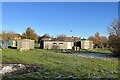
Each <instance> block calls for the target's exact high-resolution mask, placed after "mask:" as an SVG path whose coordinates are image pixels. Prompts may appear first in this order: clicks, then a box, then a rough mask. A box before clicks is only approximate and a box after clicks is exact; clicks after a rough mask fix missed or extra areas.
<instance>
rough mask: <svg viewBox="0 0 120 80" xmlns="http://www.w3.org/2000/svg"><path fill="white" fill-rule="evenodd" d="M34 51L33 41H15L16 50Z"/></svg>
mask: <svg viewBox="0 0 120 80" xmlns="http://www.w3.org/2000/svg"><path fill="white" fill-rule="evenodd" d="M21 48H24V49H34V40H30V39H21V40H18V41H17V49H21Z"/></svg>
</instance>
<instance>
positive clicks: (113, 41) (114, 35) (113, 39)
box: [109, 19, 120, 56]
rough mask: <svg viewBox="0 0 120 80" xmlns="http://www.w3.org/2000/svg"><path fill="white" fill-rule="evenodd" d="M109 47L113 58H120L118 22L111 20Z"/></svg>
mask: <svg viewBox="0 0 120 80" xmlns="http://www.w3.org/2000/svg"><path fill="white" fill-rule="evenodd" d="M109 34H110V35H109V45H110V46H111V47H112V52H113V53H114V54H115V56H120V21H118V20H117V19H115V20H113V22H112V23H111V25H110V27H109Z"/></svg>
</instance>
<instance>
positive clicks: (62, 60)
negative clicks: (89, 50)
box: [2, 49, 118, 80]
mask: <svg viewBox="0 0 120 80" xmlns="http://www.w3.org/2000/svg"><path fill="white" fill-rule="evenodd" d="M2 56H3V57H2V61H3V63H23V64H40V65H42V67H43V69H42V70H39V71H37V72H33V73H32V74H29V75H27V74H22V75H16V76H12V77H13V78H26V79H28V78H41V79H45V80H46V79H54V78H55V77H57V76H63V77H67V76H69V75H75V76H76V77H78V78H94V77H99V78H108V76H110V77H111V78H117V74H118V71H117V68H118V61H117V60H107V59H98V58H84V57H80V56H77V55H72V54H63V53H55V52H54V51H52V50H41V49H34V50H29V51H25V52H20V51H19V50H14V49H3V50H2Z"/></svg>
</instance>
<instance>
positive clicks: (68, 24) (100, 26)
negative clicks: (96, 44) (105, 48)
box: [2, 2, 118, 38]
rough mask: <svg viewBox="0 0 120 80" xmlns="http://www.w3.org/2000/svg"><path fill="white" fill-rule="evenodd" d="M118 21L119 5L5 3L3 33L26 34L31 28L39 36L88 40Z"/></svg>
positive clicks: (106, 33)
mask: <svg viewBox="0 0 120 80" xmlns="http://www.w3.org/2000/svg"><path fill="white" fill-rule="evenodd" d="M115 18H118V3H117V2H3V3H2V30H4V31H13V32H16V33H20V34H22V33H23V32H25V30H26V28H27V27H31V28H32V29H34V30H35V32H36V33H37V34H38V35H40V36H41V35H43V34H49V35H51V36H53V37H56V36H58V35H60V34H65V35H67V36H77V37H81V38H88V37H89V36H91V35H94V34H95V33H96V32H99V33H100V34H101V35H102V36H107V35H108V31H107V28H108V26H109V25H110V24H111V22H112V21H113V19H115Z"/></svg>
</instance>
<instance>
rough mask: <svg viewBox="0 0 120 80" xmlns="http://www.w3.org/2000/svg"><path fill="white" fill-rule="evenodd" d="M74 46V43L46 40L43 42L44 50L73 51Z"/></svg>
mask: <svg viewBox="0 0 120 80" xmlns="http://www.w3.org/2000/svg"><path fill="white" fill-rule="evenodd" d="M73 46H74V42H73V41H53V40H44V41H42V42H41V48H42V49H72V48H73Z"/></svg>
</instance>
